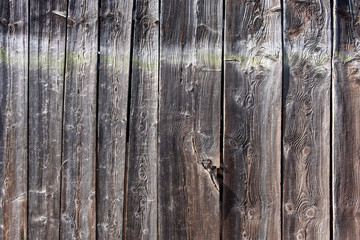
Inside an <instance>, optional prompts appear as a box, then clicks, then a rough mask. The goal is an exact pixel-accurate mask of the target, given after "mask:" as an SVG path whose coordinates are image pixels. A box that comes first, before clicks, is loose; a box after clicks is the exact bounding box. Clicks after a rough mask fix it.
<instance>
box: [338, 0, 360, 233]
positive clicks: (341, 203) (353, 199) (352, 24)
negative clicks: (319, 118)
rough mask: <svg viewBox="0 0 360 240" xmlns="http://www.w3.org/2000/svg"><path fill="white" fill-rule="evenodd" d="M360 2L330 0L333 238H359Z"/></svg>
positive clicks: (354, 0)
mask: <svg viewBox="0 0 360 240" xmlns="http://www.w3.org/2000/svg"><path fill="white" fill-rule="evenodd" d="M359 20H360V3H359V1H357V0H346V1H340V0H336V1H334V65H333V66H334V75H333V77H334V78H333V79H334V81H333V116H332V119H333V206H334V220H333V222H334V225H333V231H334V236H333V237H334V239H341V240H343V239H344V240H345V239H349V240H350V239H360V228H359V224H360V215H359V213H360V187H359V186H360V185H359V184H360V179H359V177H360V175H359V174H360V172H359V154H360V147H359V142H360V118H359V116H360V91H359V90H360V85H359V84H360V74H359V68H360V52H359V51H360V48H359V41H360V25H359Z"/></svg>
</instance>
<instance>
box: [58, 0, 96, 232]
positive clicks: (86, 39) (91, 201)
mask: <svg viewBox="0 0 360 240" xmlns="http://www.w3.org/2000/svg"><path fill="white" fill-rule="evenodd" d="M97 22H98V2H97V1H88V0H70V1H69V5H68V18H67V23H68V24H67V48H66V76H65V96H64V99H65V102H64V104H65V105H64V121H63V122H64V123H63V124H64V126H63V128H64V133H63V137H64V139H63V162H62V188H61V223H60V224H61V226H60V238H61V239H95V164H96V162H95V160H96V154H95V153H96V152H95V146H96V80H97V51H98V50H97V48H98V36H97V34H98V32H97V31H98V25H97Z"/></svg>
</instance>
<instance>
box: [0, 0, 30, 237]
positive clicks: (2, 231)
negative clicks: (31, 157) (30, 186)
mask: <svg viewBox="0 0 360 240" xmlns="http://www.w3.org/2000/svg"><path fill="white" fill-rule="evenodd" d="M28 7H29V6H28V1H25V0H12V1H11V0H2V1H0V239H4V240H5V239H26V237H27V235H26V234H27V231H26V229H27V157H28V156H27V154H28V151H27V147H28V141H27V135H28V131H27V122H28V119H27V118H28V11H29V9H28Z"/></svg>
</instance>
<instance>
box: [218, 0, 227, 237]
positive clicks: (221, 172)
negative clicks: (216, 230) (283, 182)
mask: <svg viewBox="0 0 360 240" xmlns="http://www.w3.org/2000/svg"><path fill="white" fill-rule="evenodd" d="M225 1H226V0H223V2H222V36H221V38H222V39H221V41H222V44H221V48H222V49H221V97H220V105H221V106H220V111H221V113H220V114H221V115H220V121H221V123H220V169H219V171H218V173H217V174H218V176H217V177H218V183H219V188H220V194H219V201H220V237H219V239H220V240H221V239H222V232H223V215H224V214H223V210H224V209H223V191H224V187H223V180H224V178H223V177H224V176H223V174H224V173H223V171H222V170H223V166H224V150H223V148H224V124H225V123H224V121H225V118H224V116H225V113H224V103H225V100H224V97H225V25H226V23H225V22H226V17H225V16H226V4H225Z"/></svg>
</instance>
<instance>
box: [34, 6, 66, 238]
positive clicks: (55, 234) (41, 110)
mask: <svg viewBox="0 0 360 240" xmlns="http://www.w3.org/2000/svg"><path fill="white" fill-rule="evenodd" d="M66 9H67V1H65V0H62V1H45V0H44V1H31V2H30V26H31V27H30V30H29V32H30V46H29V47H30V65H29V67H30V68H29V99H30V100H31V104H29V187H28V190H29V193H28V194H29V203H28V213H29V216H28V236H29V239H58V238H59V225H60V222H59V221H60V172H61V141H62V140H61V135H62V132H61V129H62V128H61V125H62V111H63V83H64V67H65V36H66V33H65V31H66Z"/></svg>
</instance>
